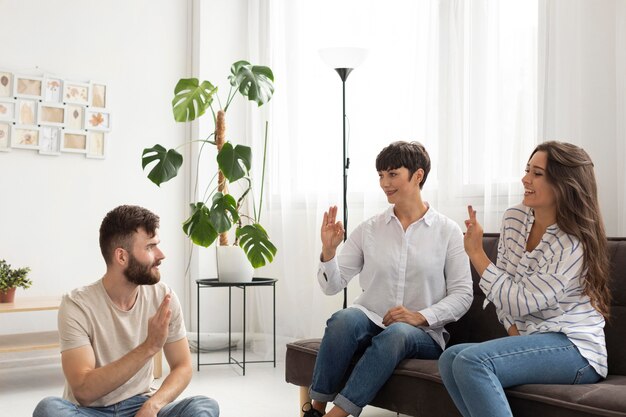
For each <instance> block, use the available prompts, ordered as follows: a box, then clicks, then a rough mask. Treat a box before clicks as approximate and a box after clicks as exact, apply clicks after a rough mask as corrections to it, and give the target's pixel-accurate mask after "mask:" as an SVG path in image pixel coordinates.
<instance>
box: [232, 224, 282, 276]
mask: <svg viewBox="0 0 626 417" xmlns="http://www.w3.org/2000/svg"><path fill="white" fill-rule="evenodd" d="M236 236H237V239H239V246H240V247H241V248H242V249H243V251H244V252H245V253H246V255H247V256H248V260H249V261H250V263H251V264H252V266H253V267H254V268H260V267H262V266H264V265H265V264H266V263H268V262H272V261H273V260H274V255H276V246H274V245H273V244H272V242H270V240H269V236H268V235H267V232H266V231H265V229H263V227H262V226H261V225H260V224H258V223H254V224H251V225H246V226H244V227H242V228H239V229H237V232H236Z"/></svg>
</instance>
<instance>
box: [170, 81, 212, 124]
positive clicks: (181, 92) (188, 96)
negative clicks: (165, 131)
mask: <svg viewBox="0 0 626 417" xmlns="http://www.w3.org/2000/svg"><path fill="white" fill-rule="evenodd" d="M216 91H217V87H214V86H213V84H211V83H210V82H209V81H202V84H199V82H198V79H197V78H182V79H180V80H179V81H178V83H177V84H176V87H175V88H174V98H173V99H172V110H173V111H174V119H175V120H176V121H177V122H189V121H191V120H195V119H197V118H198V117H200V116H202V115H203V114H204V112H205V111H206V109H208V108H209V106H210V105H211V103H212V102H213V94H215V92H216Z"/></svg>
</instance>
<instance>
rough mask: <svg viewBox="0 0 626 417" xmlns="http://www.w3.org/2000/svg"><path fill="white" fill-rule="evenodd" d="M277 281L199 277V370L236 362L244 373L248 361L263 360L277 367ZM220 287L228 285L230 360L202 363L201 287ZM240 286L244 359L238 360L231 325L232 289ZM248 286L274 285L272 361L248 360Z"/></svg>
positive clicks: (269, 279)
mask: <svg viewBox="0 0 626 417" xmlns="http://www.w3.org/2000/svg"><path fill="white" fill-rule="evenodd" d="M276 281H278V280H277V279H274V278H252V281H251V282H220V281H218V280H217V278H208V279H197V280H196V286H197V303H198V317H197V319H198V321H197V323H198V332H197V338H198V340H197V342H198V349H197V355H198V371H200V366H201V365H202V366H204V365H230V364H235V365H237V366H239V367H240V368H241V369H242V370H243V374H244V375H245V374H246V362H247V363H262V362H268V363H269V362H273V363H274V368H276ZM219 287H228V362H210V363H200V289H201V288H219ZM233 287H234V288H239V289H241V290H243V359H242V360H241V362H240V361H238V360H237V359H235V358H233V357H232V348H231V334H232V326H231V304H232V303H231V298H232V297H231V296H232V289H233ZM247 287H272V293H273V303H272V309H273V318H274V322H273V337H274V359H273V360H271V361H246V288H247Z"/></svg>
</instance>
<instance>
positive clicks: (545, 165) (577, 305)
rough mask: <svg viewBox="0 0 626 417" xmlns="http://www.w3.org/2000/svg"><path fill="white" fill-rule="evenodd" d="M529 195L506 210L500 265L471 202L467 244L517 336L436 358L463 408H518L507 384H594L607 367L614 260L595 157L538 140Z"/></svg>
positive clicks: (500, 412) (485, 416)
mask: <svg viewBox="0 0 626 417" xmlns="http://www.w3.org/2000/svg"><path fill="white" fill-rule="evenodd" d="M522 183H523V185H524V200H523V202H522V204H520V205H517V206H514V207H511V208H509V209H508V210H507V211H506V212H505V214H504V220H503V223H502V231H501V234H500V241H499V244H498V258H497V262H496V264H495V265H494V264H493V263H491V261H490V260H489V258H488V257H487V255H486V254H485V252H484V250H483V246H482V235H483V231H482V227H481V225H480V224H479V223H478V222H477V221H476V211H474V210H473V209H472V207H471V206H470V207H468V212H469V219H468V220H466V221H465V225H466V227H467V232H466V234H465V238H464V244H465V250H466V252H467V254H468V255H469V258H470V261H471V262H472V265H473V266H474V268H475V269H476V271H477V272H478V273H479V274H480V276H481V279H480V283H479V285H480V288H481V289H482V290H483V292H484V293H485V295H486V298H487V300H488V301H489V302H492V303H493V304H494V305H495V307H496V311H497V314H498V318H499V320H500V322H501V323H502V324H503V325H504V327H505V328H506V329H507V332H508V334H509V336H510V337H504V338H500V339H495V340H490V341H487V342H483V343H467V344H460V345H455V346H452V347H450V348H448V349H446V350H445V351H444V353H443V354H442V356H441V357H440V359H439V370H440V372H441V376H442V378H443V382H444V384H445V386H446V388H447V390H448V392H449V393H450V396H451V397H452V399H453V400H454V403H455V404H456V406H457V408H458V409H459V411H460V412H461V414H463V415H464V416H466V417H468V416H474V417H477V416H479V417H489V416H494V417H504V416H512V413H511V409H510V407H509V404H508V402H507V399H506V395H505V393H504V388H507V387H510V386H514V385H520V384H533V383H535V384H538V383H546V384H588V383H594V382H597V381H598V380H600V379H602V378H604V377H606V375H607V371H608V368H607V352H606V344H605V340H604V323H605V319H608V316H609V305H610V294H609V289H608V282H607V281H608V277H609V260H608V254H607V243H606V242H607V241H606V235H605V231H604V226H603V222H602V216H601V215H600V209H599V204H598V196H597V185H596V179H595V174H594V171H593V162H592V161H591V158H590V157H589V155H588V154H587V152H585V151H584V150H583V149H581V148H579V147H577V146H575V145H572V144H569V143H563V142H555V141H551V142H545V143H542V144H540V145H539V146H537V147H536V148H535V150H534V151H533V153H532V154H531V156H530V159H529V160H528V163H527V165H526V175H524V177H523V178H522Z"/></svg>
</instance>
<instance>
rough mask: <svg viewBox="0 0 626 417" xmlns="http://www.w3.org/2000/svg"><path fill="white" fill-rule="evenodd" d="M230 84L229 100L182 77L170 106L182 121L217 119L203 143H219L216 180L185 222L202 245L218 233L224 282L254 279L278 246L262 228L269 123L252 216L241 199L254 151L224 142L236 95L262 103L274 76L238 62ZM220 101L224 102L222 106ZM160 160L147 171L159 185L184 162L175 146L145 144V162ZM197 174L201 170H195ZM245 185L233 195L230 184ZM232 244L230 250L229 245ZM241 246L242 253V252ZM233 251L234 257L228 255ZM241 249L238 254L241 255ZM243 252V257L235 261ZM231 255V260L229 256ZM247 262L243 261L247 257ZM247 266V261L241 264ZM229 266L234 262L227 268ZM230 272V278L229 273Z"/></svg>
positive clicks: (204, 84)
mask: <svg viewBox="0 0 626 417" xmlns="http://www.w3.org/2000/svg"><path fill="white" fill-rule="evenodd" d="M228 81H229V84H230V88H229V91H228V95H227V98H226V100H225V101H221V100H220V99H219V97H218V95H217V94H218V87H217V86H215V85H214V84H213V83H211V82H209V81H202V82H199V81H198V79H196V78H186V79H180V80H179V81H178V83H177V84H176V87H175V88H174V98H173V99H172V109H173V113H174V119H175V120H176V121H178V122H190V121H192V120H196V119H197V118H199V117H201V116H202V115H204V114H205V113H206V112H207V110H210V114H211V115H212V118H213V126H214V129H213V132H211V133H210V134H209V136H208V137H207V138H206V139H201V140H200V142H202V146H201V148H200V153H202V151H203V150H204V149H205V145H211V146H215V148H216V161H217V167H218V172H217V176H216V178H217V181H216V183H215V182H214V181H211V182H209V186H208V188H207V190H209V189H211V191H210V192H206V193H204V195H206V198H205V199H203V200H201V201H197V202H195V203H192V204H190V208H191V214H190V216H189V218H188V219H187V220H186V221H185V222H184V223H183V231H184V232H185V234H186V235H187V236H188V237H189V238H190V239H191V240H192V242H193V243H195V244H196V245H199V246H203V247H208V246H210V245H211V244H212V243H213V242H215V240H217V239H218V237H219V246H218V248H217V252H218V277H219V279H220V280H222V281H240V280H243V281H245V280H251V279H252V274H253V272H254V269H253V268H259V267H261V266H264V265H265V264H266V263H269V262H272V260H273V259H274V255H276V247H275V246H274V245H273V244H272V242H271V241H270V239H269V236H268V234H267V232H266V231H265V229H264V228H263V227H262V226H261V224H260V223H259V222H260V214H261V204H262V201H263V182H264V176H265V150H266V149H265V148H266V147H267V123H266V124H265V142H264V149H263V167H262V178H261V193H260V199H259V209H258V211H257V210H256V206H255V204H254V202H252V209H253V214H252V215H249V214H247V213H245V212H244V210H243V207H244V206H243V203H244V201H245V199H246V198H247V197H248V196H249V195H250V191H251V189H252V179H251V177H250V170H251V167H252V149H251V148H250V147H249V146H245V145H241V144H237V145H234V144H233V143H231V142H229V141H227V140H226V135H225V132H226V112H227V111H228V108H229V107H230V105H231V103H232V102H233V99H234V98H235V97H236V96H237V95H238V94H239V95H241V96H243V97H245V98H247V99H248V100H250V101H253V102H255V103H256V104H257V105H258V107H260V106H262V105H264V104H265V103H267V102H268V101H269V100H270V99H271V98H272V95H273V93H274V75H273V73H272V70H271V69H270V68H268V67H265V66H258V65H252V64H250V63H249V62H247V61H237V62H235V63H234V64H232V66H231V68H230V75H229V76H228ZM222 103H225V104H224V105H223V106H222ZM153 162H156V164H154V165H153V166H152V168H151V170H150V172H149V173H148V178H149V179H150V180H151V181H152V182H154V183H155V184H156V185H158V186H160V185H161V184H162V183H164V182H166V181H169V180H170V179H172V178H174V177H176V175H177V174H178V170H179V169H180V167H181V166H182V164H183V156H182V155H181V154H180V153H179V152H177V151H176V149H169V150H168V149H165V147H163V146H161V145H158V144H157V145H155V146H153V147H152V148H146V149H144V150H143V154H142V166H143V168H144V169H145V168H146V166H148V165H150V164H152V163H153ZM196 175H197V173H196ZM235 182H240V183H243V184H244V186H243V191H242V192H241V194H240V195H239V196H238V197H235V196H233V195H232V194H230V193H229V187H228V186H229V184H232V183H235ZM233 227H235V228H236V229H235V242H234V244H233V245H232V246H233V247H234V248H232V247H231V246H229V244H228V231H229V230H231V228H233ZM227 248H230V249H227ZM242 250H243V252H242ZM227 252H228V253H231V252H232V253H235V255H232V256H235V258H234V259H231V257H230V256H231V255H226V253H227ZM237 253H239V254H240V255H237ZM237 256H242V257H243V259H244V261H243V262H242V261H241V260H238V259H237ZM227 257H228V259H227ZM246 258H247V259H248V261H249V262H245V259H246ZM229 259H231V260H229ZM241 264H243V265H241ZM229 265H230V266H229ZM237 266H241V267H247V269H248V271H247V272H246V273H247V274H248V275H249V276H248V277H246V278H243V277H238V275H241V274H242V273H243V272H232V273H229V270H230V269H231V268H232V267H237ZM227 275H228V276H227Z"/></svg>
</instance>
